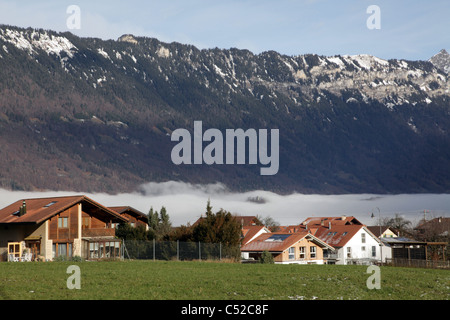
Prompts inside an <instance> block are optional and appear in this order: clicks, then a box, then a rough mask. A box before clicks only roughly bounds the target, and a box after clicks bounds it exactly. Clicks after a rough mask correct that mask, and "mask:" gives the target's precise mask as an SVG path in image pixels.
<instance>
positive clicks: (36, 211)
mask: <svg viewBox="0 0 450 320" xmlns="http://www.w3.org/2000/svg"><path fill="white" fill-rule="evenodd" d="M24 201H25V205H26V213H25V214H23V215H19V214H18V212H19V208H20V207H21V206H22V204H23V202H24ZM79 202H82V203H84V204H86V205H89V206H93V207H96V208H97V209H101V211H103V213H104V214H108V215H111V216H113V217H114V218H115V220H119V221H127V219H126V218H125V217H122V216H121V215H120V214H118V213H117V212H115V211H112V210H111V209H108V208H106V207H104V206H102V205H101V204H99V203H97V202H95V201H94V200H92V199H90V198H88V197H86V196H84V195H79V196H67V197H51V198H35V199H22V200H18V201H16V202H14V203H12V204H10V205H9V206H7V207H5V208H3V209H1V210H0V223H41V222H43V221H45V220H47V219H49V218H51V217H52V216H54V215H56V214H58V213H60V212H62V211H64V210H66V209H68V208H70V207H72V206H74V205H75V204H77V203H79Z"/></svg>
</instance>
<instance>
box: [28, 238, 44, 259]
mask: <svg viewBox="0 0 450 320" xmlns="http://www.w3.org/2000/svg"><path fill="white" fill-rule="evenodd" d="M25 246H26V247H27V248H29V249H30V251H31V253H32V254H33V259H36V258H37V257H38V256H40V255H41V241H40V240H33V241H25Z"/></svg>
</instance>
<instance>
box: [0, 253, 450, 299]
mask: <svg viewBox="0 0 450 320" xmlns="http://www.w3.org/2000/svg"><path fill="white" fill-rule="evenodd" d="M71 265H77V266H79V271H80V289H69V288H68V286H67V279H68V278H69V277H70V276H71V275H72V273H67V271H68V267H69V266H71ZM366 271H367V266H340V265H274V264H239V263H224V262H205V261H202V262H199V261H189V262H181V261H148V260H146V261H142V260H140V261H96V262H88V261H83V262H23V263H18V262H15V263H13V262H7V263H6V262H5V263H0V299H2V300H94V299H95V300H449V298H450V272H449V271H448V270H435V269H421V268H399V267H389V266H383V267H381V269H380V275H381V288H380V289H369V288H368V287H367V285H366V281H367V279H368V278H369V276H370V274H368V273H367V272H366Z"/></svg>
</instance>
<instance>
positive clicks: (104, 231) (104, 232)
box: [81, 228, 116, 238]
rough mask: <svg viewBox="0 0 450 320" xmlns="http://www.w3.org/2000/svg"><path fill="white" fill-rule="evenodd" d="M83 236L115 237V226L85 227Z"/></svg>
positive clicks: (82, 232)
mask: <svg viewBox="0 0 450 320" xmlns="http://www.w3.org/2000/svg"><path fill="white" fill-rule="evenodd" d="M81 235H82V237H83V238H102V237H114V236H115V235H116V229H115V228H94V229H92V228H91V229H83V230H82V231H81Z"/></svg>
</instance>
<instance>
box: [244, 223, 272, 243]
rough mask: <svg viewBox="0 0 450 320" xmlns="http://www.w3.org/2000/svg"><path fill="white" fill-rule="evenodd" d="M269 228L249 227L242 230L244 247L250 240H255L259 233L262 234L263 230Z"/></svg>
mask: <svg viewBox="0 0 450 320" xmlns="http://www.w3.org/2000/svg"><path fill="white" fill-rule="evenodd" d="M264 229H266V230H267V228H266V227H264V226H247V227H243V228H242V235H243V238H242V245H245V244H247V243H248V242H249V241H250V240H252V239H253V237H254V236H256V235H257V234H258V232H261V231H262V230H264ZM267 232H268V230H267V231H266V233H267Z"/></svg>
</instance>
